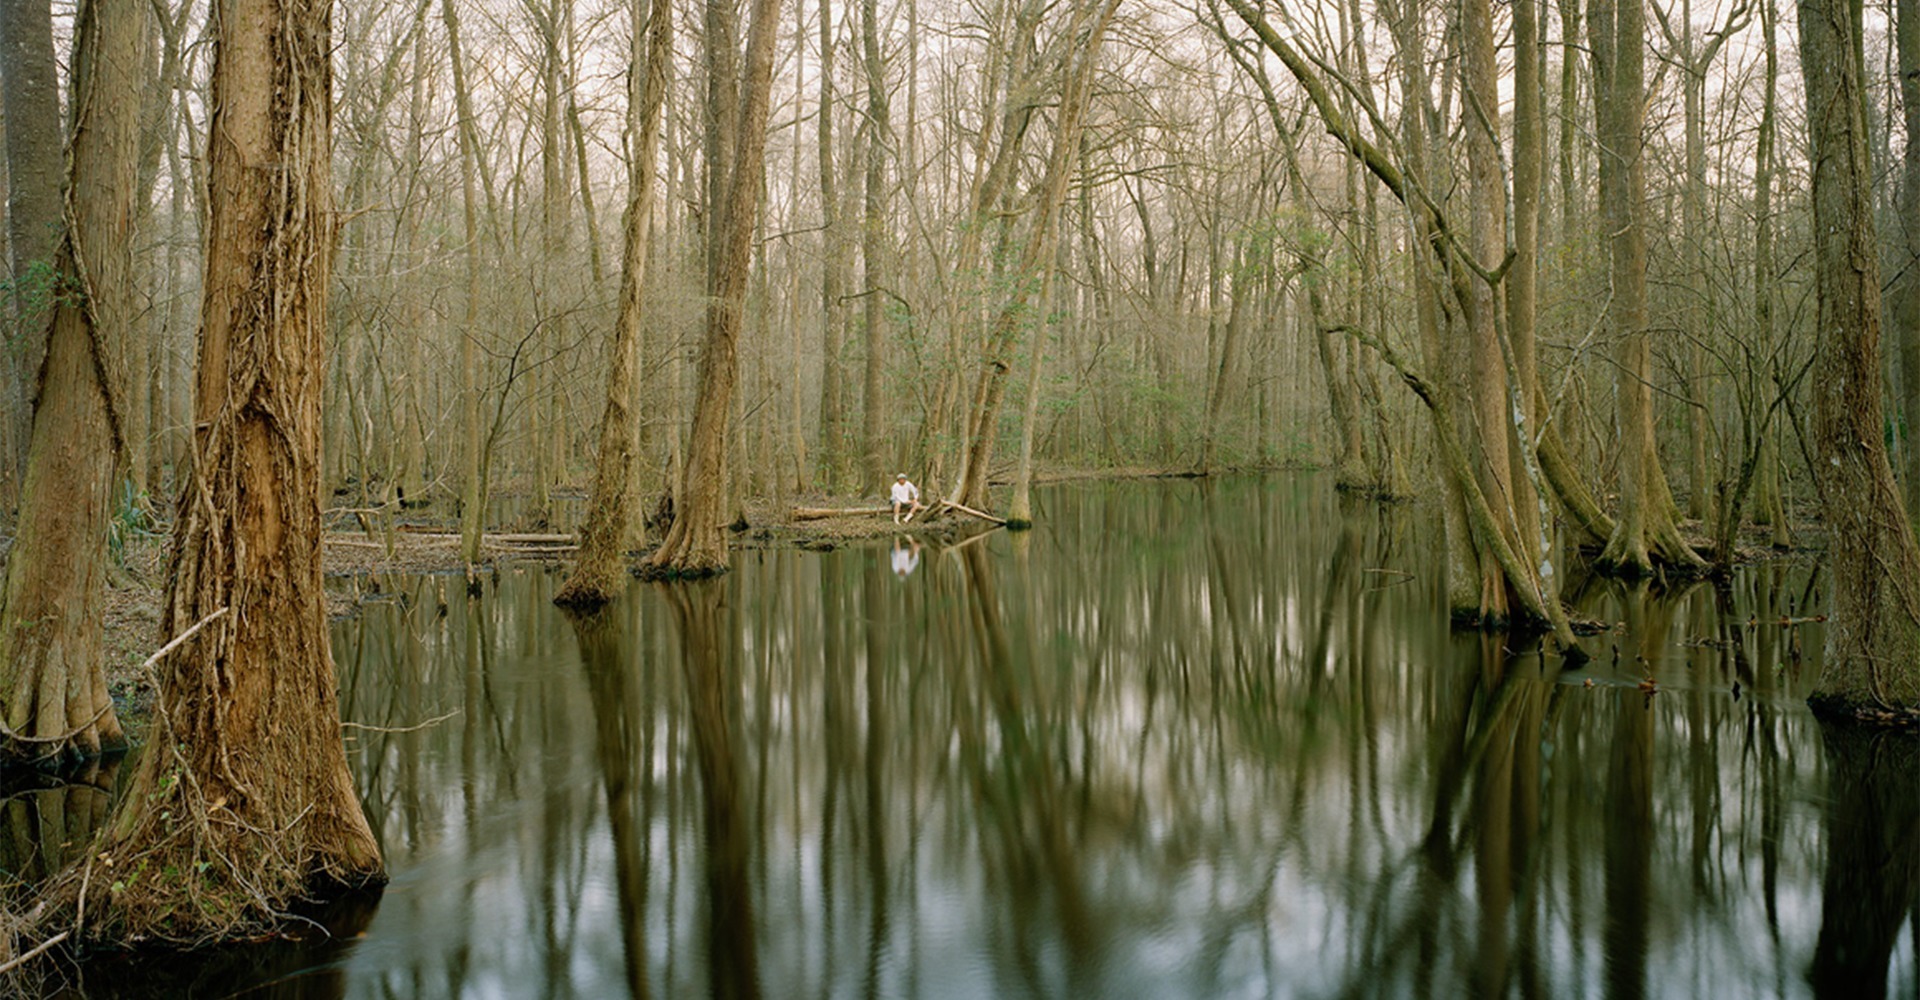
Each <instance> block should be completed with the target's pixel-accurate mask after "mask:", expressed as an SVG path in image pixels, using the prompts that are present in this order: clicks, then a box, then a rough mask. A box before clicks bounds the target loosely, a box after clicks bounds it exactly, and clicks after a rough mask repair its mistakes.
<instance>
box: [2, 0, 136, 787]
mask: <svg viewBox="0 0 1920 1000" xmlns="http://www.w3.org/2000/svg"><path fill="white" fill-rule="evenodd" d="M144 22H145V12H144V11H143V10H141V8H140V6H139V4H138V2H137V0H90V2H87V3H83V4H82V5H81V7H80V9H79V12H78V13H77V15H76V18H75V25H74V31H75V39H74V60H73V74H74V100H73V107H74V113H73V139H72V143H71V146H70V149H71V154H72V155H71V156H70V158H69V160H68V163H69V167H68V171H69V173H68V179H67V192H68V200H67V204H68V212H69V218H68V223H67V227H66V235H65V237H64V238H63V239H62V240H61V241H60V243H59V247H58V250H57V252H56V257H55V260H56V268H57V273H58V274H59V278H60V285H61V286H62V287H65V288H69V289H74V290H77V293H78V294H67V295H62V296H60V297H59V298H58V299H56V300H55V301H54V303H53V312H52V328H51V332H50V334H49V335H48V338H47V342H48V350H47V355H46V358H45V362H44V364H43V366H42V368H41V372H40V379H39V389H38V391H37V393H36V395H37V396H38V398H39V403H38V405H37V406H36V407H35V409H34V419H33V432H32V440H31V444H30V445H29V448H28V452H27V470H26V480H25V485H26V487H27V488H26V489H25V490H24V491H23V492H22V495H21V503H20V522H19V527H18V533H17V534H16V536H15V538H14V543H13V549H12V551H11V554H10V555H9V557H8V559H7V578H6V590H5V601H6V605H5V609H4V613H0V623H4V628H0V699H4V701H3V702H0V704H4V709H5V713H6V714H5V727H4V736H5V739H4V740H0V753H3V754H4V755H5V756H7V757H10V758H13V759H16V760H44V759H47V758H50V757H89V756H93V755H95V754H98V753H99V752H100V751H101V750H102V749H103V748H107V747H114V746H119V745H123V744H124V743H125V742H126V740H125V737H124V736H123V735H122V734H121V731H120V724H119V721H118V720H117V719H116V718H115V716H114V709H113V701H112V699H111V698H109V697H108V696H107V683H106V675H105V672H104V670H103V669H102V660H103V659H104V657H105V652H104V650H103V649H102V648H101V629H100V621H101V617H102V615H103V603H104V599H105V596H106V593H105V591H106V582H107V551H106V542H107V522H108V519H109V518H110V517H111V516H112V501H113V472H114V466H115V463H116V461H117V460H121V459H123V458H124V457H125V455H126V454H127V448H126V441H125V439H124V438H123V437H122V433H123V429H124V424H123V423H122V420H123V417H124V413H125V409H126V406H127V399H126V393H125V388H126V384H127V382H128V381H129V372H128V370H127V369H128V366H127V357H126V355H127V353H128V346H129V344H130V343H131V342H132V341H133V340H134V339H135V333H134V329H133V318H134V317H133V310H132V308H131V306H132V302H131V299H132V288H131V284H132V274H131V272H132V257H131V242H132V235H133V234H132V232H131V222H132V216H133V190H134V189H133V177H134V166H135V163H134V160H135V148H134V147H135V138H136V136H137V134H138V132H137V128H136V125H137V121H136V118H137V114H138V111H139V102H138V99H137V98H138V95H139V86H140V81H139V77H138V73H139V70H140V61H139V51H140V44H141V35H142V29H143V27H144ZM144 374H145V373H141V377H143V378H144Z"/></svg>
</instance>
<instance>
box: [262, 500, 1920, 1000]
mask: <svg viewBox="0 0 1920 1000" xmlns="http://www.w3.org/2000/svg"><path fill="white" fill-rule="evenodd" d="M1036 500H1037V502H1039V503H1041V504H1042V505H1043V510H1042V511H1041V517H1040V519H1039V520H1040V524H1041V527H1040V528H1039V529H1038V530H1036V531H1034V532H1032V533H1030V534H1027V535H1023V536H1020V537H1019V538H1018V539H1015V538H1010V537H1008V536H1007V535H1005V534H995V535H992V536H988V537H986V538H983V539H981V540H979V541H976V542H972V543H969V544H966V545H963V546H960V547H958V548H957V549H952V548H950V549H947V550H944V551H942V550H939V549H937V548H931V547H930V548H929V549H928V550H927V552H926V554H925V557H924V559H923V560H922V563H921V565H920V567H919V569H918V570H917V571H916V572H915V573H914V574H913V575H912V576H910V577H908V578H906V579H904V580H901V579H898V578H896V577H895V576H894V575H893V573H892V572H891V564H890V551H889V548H888V547H887V546H885V545H883V546H880V547H878V548H875V549H871V550H868V549H858V548H854V549H841V550H839V551H835V552H828V553H811V552H792V551H760V552H745V553H741V558H740V559H739V560H738V563H737V565H736V567H735V570H734V572H733V573H731V574H729V575H728V576H726V577H724V578H722V579H720V580H718V581H715V582H712V583H709V584H704V585H701V586H698V587H646V588H636V589H635V590H634V591H633V592H631V593H629V594H628V595H627V596H626V597H625V598H624V599H623V600H622V601H621V602H619V603H617V604H615V605H614V606H613V607H611V608H609V609H608V610H607V611H606V612H605V613H604V617H603V618H601V619H598V620H594V621H584V622H578V623H571V624H570V623H569V622H568V621H567V620H566V619H564V618H563V617H561V615H560V614H559V613H558V612H556V611H555V610H554V609H553V608H552V607H551V606H550V605H548V604H547V600H548V598H549V597H550V595H551V591H552V588H553V586H554V585H555V583H556V580H555V579H554V578H553V577H551V576H549V575H548V574H545V573H542V572H540V571H538V570H532V569H520V570H512V569H510V570H507V571H505V572H504V573H503V574H502V576H501V577H500V579H499V580H498V581H497V584H496V585H495V586H494V587H492V588H491V589H490V590H489V592H488V593H487V594H486V595H485V596H483V597H481V598H478V599H476V600H474V601H472V602H464V601H456V602H454V603H453V604H452V605H451V606H449V607H448V608H447V610H446V612H445V614H444V615H441V614H440V613H439V612H438V610H437V604H438V602H436V601H435V600H433V599H432V597H431V595H432V594H433V593H434V592H435V588H436V586H437V584H436V583H435V582H434V581H431V580H428V581H420V582H416V583H406V584H403V585H402V589H403V591H404V592H405V593H406V594H407V595H409V598H410V599H408V600H395V601H390V602H386V603H382V604H379V605H376V606H373V607H369V608H367V609H366V610H365V611H364V612H363V614H362V615H361V616H360V617H359V618H358V619H355V620H349V621H345V622H342V623H340V624H339V625H338V627H337V632H336V649H337V650H339V651H340V655H339V656H338V659H339V661H340V663H341V667H342V678H343V685H344V691H343V704H345V705H347V706H348V711H349V712H350V713H351V717H352V719H353V720H354V721H355V722H359V723H364V724H367V725H371V726H377V727H386V728H387V729H392V730H394V731H392V732H388V731H384V730H365V731H360V732H357V733H356V734H355V742H354V743H353V744H352V746H353V752H354V753H355V755H356V759H355V762H354V763H355V768H356V774H358V775H360V780H361V782H362V790H363V794H364V795H365V797H366V799H367V801H368V802H369V812H370V814H372V815H373V817H374V821H375V822H376V823H377V824H379V828H380V830H381V832H382V835H383V837H384V838H385V842H386V845H387V849H388V854H389V858H390V861H391V863H392V865H393V869H394V875H395V880H394V883H393V885H392V887H391V888H390V889H389V891H388V896H387V899H386V900H385V902H384V903H383V905H382V906H381V909H380V911H379V913H378V915H377V917H376V919H375V922H374V924H373V926H372V927H371V929H370V930H369V932H368V934H367V936H366V938H365V940H364V941H363V942H362V943H360V944H359V945H358V946H357V947H356V948H355V949H354V950H353V951H352V953H351V957H350V959H349V960H348V962H347V964H346V966H345V969H344V972H343V974H342V975H341V977H340V979H339V983H340V985H339V990H340V991H341V992H343V993H344V994H346V995H350V996H355V997H362V996H365V997H383V996H450V995H462V994H468V995H542V994H550V995H566V994H572V995H577V996H583V997H584V996H594V997H600V996H615V995H622V994H625V995H632V996H687V995H752V994H754V993H756V992H766V993H770V994H778V995H783V996H786V995H791V996H798V997H806V998H814V997H820V998H830V997H852V996H857V997H881V996H885V997H893V996H908V997H972V996H987V995H1004V996H1035V997H1082V996H1100V997H1123V998H1124V997H1159V996H1219V995H1287V996H1315V997H1345V996H1350V997H1374V996H1393V997H1398V996H1432V997H1454V996H1521V997H1549V996H1551V997H1558V996H1567V995H1592V994H1604V995H1612V996H1638V995H1689V996H1694V995H1698V996H1705V995H1716V996H1717V995H1742V996H1801V995H1809V994H1812V993H1813V992H1815V990H1816V988H1818V989H1820V990H1826V989H1827V988H1828V986H1829V985H1830V984H1836V983H1843V982H1844V983H1854V982H1858V981H1863V980H1864V981H1869V982H1878V983H1879V984H1880V986H1881V987H1882V988H1884V987H1885V986H1886V985H1887V983H1888V982H1889V981H1891V982H1894V983H1896V984H1910V983H1911V982H1912V980H1913V978H1914V972H1913V968H1914V959H1913V946H1912V944H1911V943H1910V942H1909V941H1908V940H1907V939H1906V938H1905V937H1903V936H1902V935H1901V934H1900V930H1901V929H1902V927H1909V926H1911V925H1910V923H1908V915H1909V913H1910V911H1911V909H1912V905H1913V902H1914V893H1913V885H1912V877H1913V876H1912V871H1911V868H1910V867H1909V868H1906V869H1902V868H1900V867H1899V866H1898V865H1889V864H1887V863H1886V862H1885V859H1886V858H1887V857H1891V856H1894V855H1896V854H1900V855H1901V856H1903V857H1906V858H1911V855H1912V851H1913V849H1914V846H1915V845H1913V843H1912V839H1911V835H1912V822H1913V819H1912V818H1913V816H1914V812H1913V810H1914V809H1915V808H1917V806H1916V800H1920V789H1916V788H1915V787H1914V786H1913V782H1914V780H1916V779H1914V778H1913V775H1915V774H1916V773H1917V772H1916V768H1915V765H1916V764H1920V761H1914V760H1912V759H1911V758H1910V757H1909V756H1903V755H1902V753H1903V752H1902V753H1897V752H1895V751H1894V750H1892V749H1889V748H1888V747H1887V746H1886V745H1883V744H1877V743H1876V744H1872V745H1871V746H1866V747H1862V748H1858V749H1856V748H1854V747H1853V745H1852V744H1851V743H1845V742H1843V741H1839V740H1837V739H1836V738H1835V737H1833V736H1824V737H1823V736H1822V734H1821V731H1820V729H1819V728H1818V727H1817V726H1816V725H1815V724H1814V722H1813V721H1812V719H1811V717H1810V716H1809V715H1808V714H1807V713H1806V712H1805V710H1804V709H1803V708H1802V707H1801V705H1800V703H1799V700H1798V699H1799V696H1800V695H1801V693H1802V692H1803V691H1804V689H1805V686H1806V683H1807V681H1808V680H1810V678H1811V677H1812V675H1813V673H1814V671H1816V670H1817V667H1818V662H1817V661H1818V655H1819V650H1820V648H1821V643H1822V636H1821V631H1820V627H1819V626H1818V625H1817V624H1805V625H1792V626H1789V625H1782V624H1780V619H1781V618H1782V617H1783V616H1791V617H1802V616H1804V612H1805V609H1807V608H1809V607H1815V606H1818V605H1819V603H1820V601H1821V598H1820V596H1819V587H1820V584H1819V582H1818V577H1817V576H1815V575H1812V574H1810V573H1809V571H1808V569H1807V568H1806V567H1805V566H1804V565H1800V564H1791V563H1782V564H1766V565H1760V566H1756V567H1753V568H1752V569H1750V570H1748V571H1745V572H1743V573H1741V574H1740V575H1738V576H1737V577H1735V578H1734V579H1733V580H1732V581H1730V582H1729V583H1728V584H1726V585H1725V586H1720V587H1712V586H1694V587H1690V588H1687V589H1681V590H1664V591H1663V590H1660V589H1659V588H1657V587H1645V586H1643V587H1639V588H1627V587H1622V586H1619V585H1615V584H1610V583H1607V582H1605V581H1590V582H1588V583H1587V584H1586V587H1585V590H1584V591H1583V592H1582V593H1581V594H1579V595H1578V601H1577V604H1578V613H1579V615H1580V616H1581V617H1583V618H1588V619H1597V620H1599V621H1601V622H1604V623H1607V624H1608V625H1610V626H1612V628H1611V630H1610V631H1608V632H1606V633H1604V634H1601V635H1598V636H1595V637H1593V638H1591V639H1589V640H1588V643H1589V651H1590V652H1591V653H1593V659H1592V660H1591V661H1590V662H1588V663H1587V664H1585V665H1583V666H1581V667H1579V668H1578V669H1571V670H1569V669H1566V667H1565V665H1564V664H1563V663H1561V662H1560V661H1559V660H1558V659H1555V658H1552V657H1544V658H1543V657H1542V656H1541V655H1540V654H1539V652H1538V650H1537V648H1535V647H1534V646H1533V645H1531V644H1529V643H1526V642H1522V641H1519V640H1515V639H1512V638H1510V637H1492V636H1482V635H1479V634H1455V633H1452V632H1450V631H1449V629H1448V627H1447V624H1446V622H1445V620H1444V616H1443V613H1442V612H1441V610H1440V609H1441V607H1442V604H1441V597H1442V595H1441V594H1440V593H1439V585H1438V573H1437V572H1436V567H1437V561H1436V547H1437V538H1436V535H1437V530H1436V528H1435V527H1434V525H1433V524H1432V523H1430V522H1431V518H1432V512H1430V511H1425V510H1421V509H1419V508H1391V507H1382V506H1380V505H1376V504H1365V503H1354V502H1351V501H1348V502H1342V501H1340V500H1339V499H1337V498H1336V497H1335V496H1334V495H1333V493H1332V491H1331V490H1330V489H1328V488H1327V487H1326V484H1325V483H1324V482H1323V481H1321V480H1320V479H1318V478H1315V477H1311V476H1298V477H1288V476H1276V477H1271V478H1265V479H1240V480H1233V479H1229V480H1221V481H1216V482H1212V483H1208V484H1204V485H1202V484H1164V483H1120V484H1082V485H1063V486H1058V487H1053V488H1049V489H1047V490H1045V491H1042V492H1041V493H1040V494H1039V495H1038V496H1037V497H1036ZM456 710H457V712H458V715H457V716H456V717H453V718H450V719H448V720H447V721H446V722H444V723H441V724H438V725H432V726H427V727H425V728H419V729H414V728H411V727H413V726H415V725H416V724H418V723H420V722H421V721H422V720H427V719H432V718H435V717H438V716H441V715H444V714H447V713H449V712H453V711H456ZM1863 817H1865V818H1863ZM1873 817H1878V818H1873ZM1902 824H1905V825H1904V826H1903V825H1902ZM1902 838H1906V839H1902ZM1876 852H1877V853H1876ZM1901 852H1904V854H1902V853H1901ZM1875 858H1878V859H1880V860H1879V861H1875V860H1874V859H1875ZM1847 872H1854V873H1855V874H1854V875H1846V874H1845V873H1847ZM1862 873H1868V874H1862ZM1869 877H1870V878H1871V879H1872V881H1871V883H1869V882H1867V881H1862V880H1863V879H1867V878H1869ZM1845 878H1853V879H1855V881H1852V882H1846V881H1844V879H1845ZM1836 879H1840V880H1841V881H1839V882H1836ZM1876 894H1878V895H1876ZM1869 904H1871V907H1870V908H1869ZM1876 977H1877V978H1876ZM266 995H271V993H269V994H266Z"/></svg>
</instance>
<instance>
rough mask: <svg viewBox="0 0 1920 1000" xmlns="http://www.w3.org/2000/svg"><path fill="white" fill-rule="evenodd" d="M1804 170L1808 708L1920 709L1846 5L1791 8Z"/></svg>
mask: <svg viewBox="0 0 1920 1000" xmlns="http://www.w3.org/2000/svg"><path fill="white" fill-rule="evenodd" d="M1799 22H1800V70H1801V75H1802V77H1803V79H1804V81H1805V83H1806V88H1807V132H1808V145H1809V150H1808V152H1809V155H1810V156H1811V157H1812V160H1813V163H1812V167H1813V220H1814V226H1813V229H1814V251H1815V254H1814V255H1815V262H1814V273H1815V289H1816V295H1817V298H1818V300H1819V322H1818V326H1817V327H1816V329H1818V331H1819V342H1818V343H1817V344H1816V345H1815V348H1814V350H1815V359H1814V368H1813V372H1812V375H1811V378H1812V380H1813V394H1814V420H1813V424H1814V426H1813V439H1814V442H1813V443H1814V449H1813V450H1814V459H1815V466H1816V467H1815V469H1814V476H1815V477H1816V480H1817V481H1818V483H1819V485H1820V495H1821V499H1822V504H1823V506H1824V508H1825V515H1826V522H1827V526H1828V529H1829V531H1830V532H1831V537H1832V541H1831V543H1830V545H1829V549H1828V552H1829V558H1830V559H1831V562H1832V566H1833V610H1832V612H1831V614H1830V615H1829V616H1828V620H1827V650H1826V654H1827V656H1826V665H1825V670H1824V671H1823V672H1822V674H1821V678H1820V683H1819V685H1818V686H1817V687H1816V689H1815V692H1814V695H1813V697H1812V699H1811V700H1812V701H1814V702H1815V704H1816V705H1817V706H1824V707H1828V708H1833V709H1841V710H1846V709H1853V708H1858V707H1862V706H1868V705H1876V704H1895V705H1916V704H1920V550H1916V548H1915V545H1914V534H1913V527H1912V525H1911V524H1910V523H1908V521H1907V517H1906V512H1905V510H1904V509H1903V507H1902V505H1901V502H1900V491H1899V487H1898V486H1897V485H1896V484H1895V483H1894V481H1893V468H1892V466H1891V465H1889V464H1888V461H1887V452H1886V444H1885V440H1884V438H1882V436H1881V434H1882V428H1883V427H1884V423H1883V419H1884V411H1883V408H1882V402H1881V398H1880V394H1881V386H1880V280H1879V279H1880V266H1879V246H1878V243H1877V241H1876V238H1875V235H1874V224H1873V162H1872V158H1871V156H1870V155H1869V153H1868V151H1867V127H1866V103H1865V95H1864V91H1863V81H1864V77H1865V72H1864V68H1863V64H1862V59H1861V55H1860V7H1859V5H1858V3H1857V2H1856V0H1800V4H1799Z"/></svg>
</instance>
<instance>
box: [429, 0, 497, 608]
mask: <svg viewBox="0 0 1920 1000" xmlns="http://www.w3.org/2000/svg"><path fill="white" fill-rule="evenodd" d="M440 14H441V19H442V20H443V21H445V22H446V26H447V54H448V58H449V62H450V63H451V64H452V66H453V96H454V108H455V111H456V113H457V114H458V115H459V118H460V122H459V128H458V132H459V136H460V194H461V197H460V206H461V219H462V222H463V228H462V230H461V232H462V233H463V234H464V236H465V239H466V247H465V248H464V254H463V256H464V257H465V259H466V276H467V290H466V291H467V294H466V300H467V301H466V317H465V320H464V321H463V322H462V323H461V326H460V390H461V391H460V409H461V416H462V418H463V420H462V422H463V423H464V424H465V425H466V437H465V440H464V441H462V443H461V444H462V447H461V458H462V466H463V469H464V474H463V476H462V479H463V482H462V484H461V495H460V558H461V559H463V560H465V561H466V564H467V573H468V578H467V586H468V587H469V588H472V587H474V586H475V585H476V584H475V577H474V576H473V566H474V564H475V563H478V562H479V561H480V535H481V532H482V531H483V530H484V529H485V526H486V519H487V493H488V490H487V472H488V469H487V463H486V461H485V456H484V455H483V454H482V453H483V451H484V450H485V449H484V445H483V444H482V437H481V429H480V395H481V392H482V389H481V385H480V344H479V338H480V220H479V193H478V191H477V190H476V188H477V186H478V185H477V181H476V180H475V177H474V174H475V173H476V172H477V165H478V163H479V159H480V136H479V126H478V124H477V123H475V121H474V118H473V97H472V93H471V92H470V91H469V90H468V89H467V71H466V61H465V59H464V57H463V55H462V52H461V41H460V18H459V15H458V13H456V9H455V7H454V0H441V6H440Z"/></svg>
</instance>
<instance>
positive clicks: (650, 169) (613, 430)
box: [553, 0, 673, 608]
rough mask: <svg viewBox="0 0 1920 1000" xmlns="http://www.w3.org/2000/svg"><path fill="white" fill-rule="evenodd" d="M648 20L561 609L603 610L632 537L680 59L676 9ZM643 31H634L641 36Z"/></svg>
mask: <svg viewBox="0 0 1920 1000" xmlns="http://www.w3.org/2000/svg"><path fill="white" fill-rule="evenodd" d="M651 10H652V13H651V14H650V15H649V17H648V19H647V29H646V30H647V61H646V64H645V65H644V66H634V67H632V69H631V72H633V73H634V74H635V75H636V76H640V75H644V77H645V79H646V83H645V84H644V86H643V89H642V91H641V98H640V99H641V105H642V107H641V112H640V134H639V136H638V138H637V139H636V140H635V144H634V165H633V188H632V192H631V194H630V196H629V198H628V202H627V234H626V250H625V253H624V256H623V257H622V260H621V266H620V306H619V314H618V317H617V318H616V319H615V321H614V335H613V343H612V344H610V345H608V353H609V355H610V357H609V359H608V361H609V363H608V365H607V401H606V407H605V409H604V410H603V411H602V413H601V416H600V452H599V461H598V463H597V467H596V471H595V473H594V478H593V495H592V497H591V498H589V500H588V505H587V523H586V527H585V529H583V530H582V531H581V534H580V556H579V559H578V560H577V561H576V562H575V563H574V568H573V575H572V576H571V577H570V578H568V580H567V582H566V584H565V585H564V586H562V587H561V588H560V592H559V593H558V594H556V595H555V596H554V598H553V601H554V603H555V604H560V605H564V606H572V607H583V608H589V607H598V606H600V605H602V604H605V603H607V602H608V601H611V600H613V598H614V597H616V596H618V594H619V592H620V581H621V578H622V576H623V575H624V572H625V569H626V566H625V560H624V559H623V558H622V550H623V549H624V548H625V544H624V543H625V541H626V539H627V538H628V536H629V522H630V521H631V520H632V505H633V494H632V492H631V491H630V490H629V489H628V488H627V487H628V484H629V482H630V481H631V479H632V464H633V447H634V443H635V442H636V441H637V440H638V438H639V433H640V419H639V418H640V415H639V411H637V410H635V409H634V407H633V404H634V391H633V389H634V385H633V383H634V367H635V364H636V363H637V360H638V359H637V357H636V355H637V354H638V353H639V348H640V324H641V321H642V314H643V313H644V311H645V303H644V301H643V295H644V293H645V290H646V269H647V251H648V247H649V245H650V242H651V241H650V235H651V232H652V228H653V183H654V149H655V148H656V147H657V146H658V145H659V143H660V108H661V105H662V104H663V103H664V101H665V99H666V91H667V70H668V60H670V59H671V58H672V57H673V20H672V19H673V5H672V3H671V0H653V3H652V5H651ZM639 30H640V27H639V26H638V25H635V26H634V31H636V32H638V31H639Z"/></svg>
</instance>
